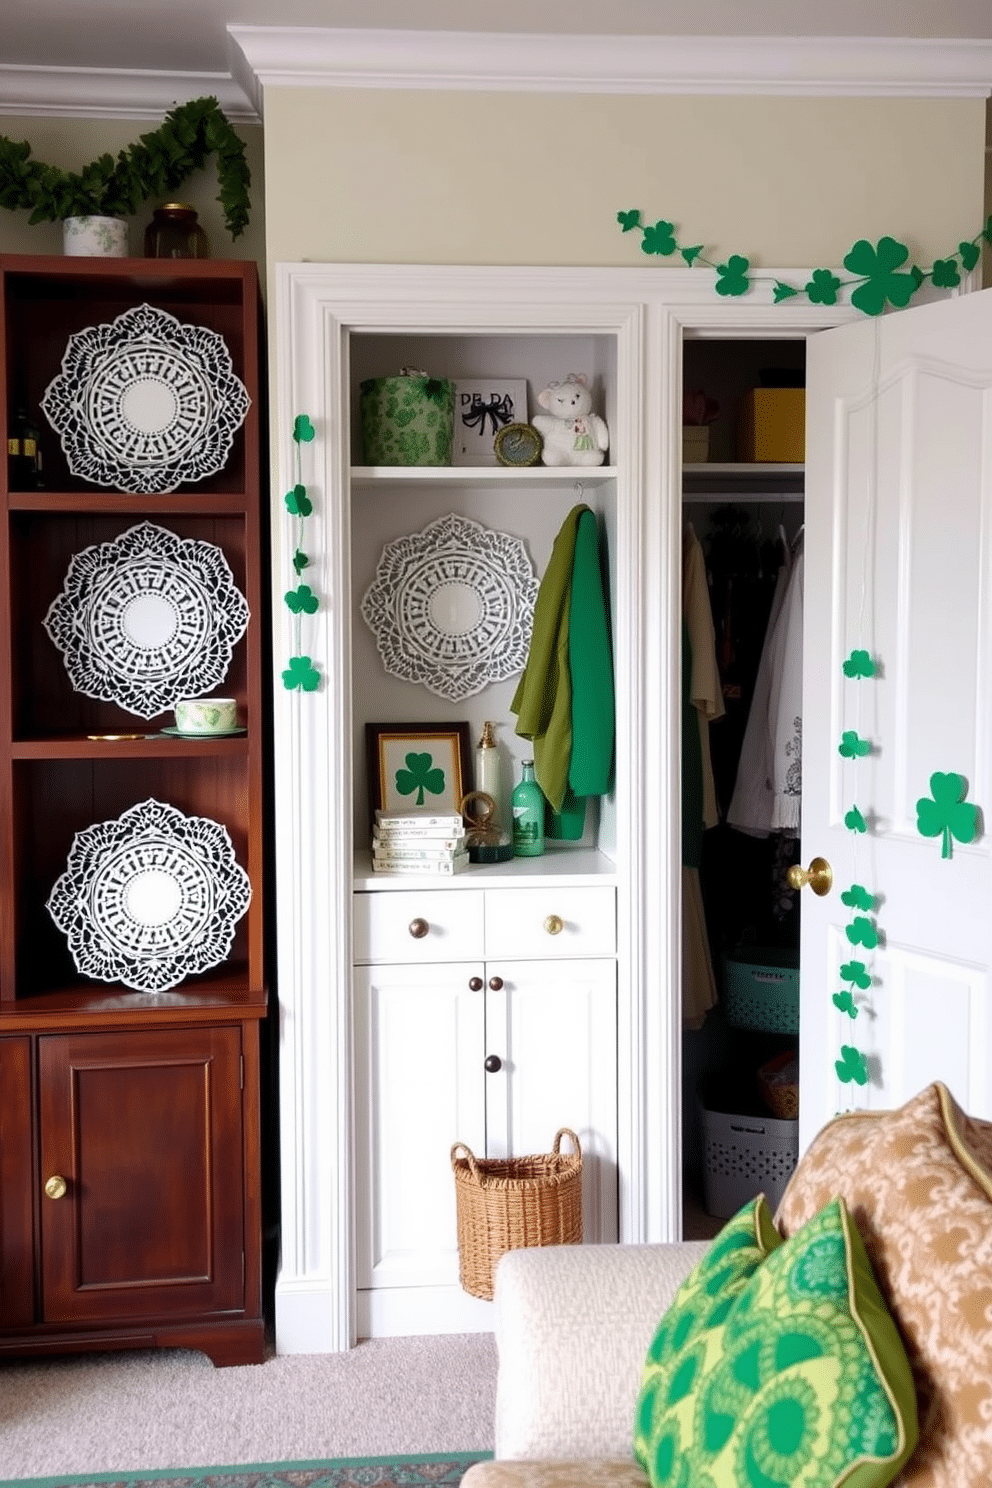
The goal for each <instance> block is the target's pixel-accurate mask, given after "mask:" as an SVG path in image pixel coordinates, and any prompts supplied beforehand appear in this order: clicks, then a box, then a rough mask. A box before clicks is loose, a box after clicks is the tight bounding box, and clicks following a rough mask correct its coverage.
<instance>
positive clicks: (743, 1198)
mask: <svg viewBox="0 0 992 1488" xmlns="http://www.w3.org/2000/svg"><path fill="white" fill-rule="evenodd" d="M702 1116H703V1201H704V1203H705V1206H706V1212H707V1214H712V1215H713V1216H714V1217H715V1218H717V1219H730V1217H731V1215H734V1214H736V1213H737V1211H738V1209H740V1207H741V1205H742V1204H746V1203H747V1201H748V1199H753V1198H754V1197H755V1195H756V1194H759V1193H763V1194H764V1195H765V1197H766V1198H767V1200H768V1204H769V1207H770V1208H771V1210H772V1212H773V1213H774V1211H775V1209H776V1207H777V1206H778V1202H779V1200H780V1199H781V1197H782V1194H783V1193H784V1192H785V1185H786V1184H787V1183H788V1181H789V1179H790V1178H791V1176H792V1170H793V1168H794V1167H795V1166H796V1161H797V1159H798V1157H799V1122H798V1121H779V1120H776V1119H775V1118H774V1117H772V1116H735V1115H730V1114H729V1113H727V1112H725V1111H708V1110H707V1109H706V1108H705V1106H704V1107H703V1108H702Z"/></svg>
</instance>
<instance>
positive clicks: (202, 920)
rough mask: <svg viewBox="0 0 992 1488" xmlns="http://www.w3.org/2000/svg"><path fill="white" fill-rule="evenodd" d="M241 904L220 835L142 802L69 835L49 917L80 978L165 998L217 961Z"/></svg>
mask: <svg viewBox="0 0 992 1488" xmlns="http://www.w3.org/2000/svg"><path fill="white" fill-rule="evenodd" d="M250 899H251V885H250V882H249V879H248V875H247V873H246V872H245V870H244V869H243V868H242V867H241V865H240V863H238V862H237V861H236V859H235V856H234V849H233V848H232V846H231V839H230V837H229V836H228V833H227V829H226V828H225V827H223V826H221V825H220V823H219V822H215V821H210V820H209V819H208V818H207V817H202V816H185V815H184V814H183V813H182V812H181V811H178V810H177V809H176V807H174V806H168V805H165V804H163V802H161V801H156V800H154V799H151V798H149V799H148V800H147V801H142V802H141V803H140V804H139V805H137V806H132V807H130V808H129V809H128V810H127V811H125V812H123V813H122V815H121V816H119V817H117V818H116V819H114V820H112V821H105V822H97V823H96V824H95V825H94V826H92V827H86V828H84V829H83V831H81V832H77V833H76V835H75V837H74V838H73V842H72V847H71V848H70V850H69V857H68V861H67V863H66V868H65V872H64V873H63V874H62V875H61V877H60V878H59V879H58V880H57V881H56V883H55V886H54V888H53V889H52V892H51V894H50V895H49V898H48V911H49V913H50V914H51V916H52V919H53V920H54V921H55V923H56V925H57V926H58V927H59V929H60V930H61V931H63V933H64V934H65V936H66V938H67V940H68V942H69V950H70V951H71V953H72V959H73V961H74V962H75V964H76V970H77V971H78V972H80V974H81V975H82V976H87V977H93V978H95V979H96V980H97V981H101V982H122V983H123V984H124V986H125V987H132V988H134V989H135V990H136V991H139V992H166V991H168V990H169V989H170V988H171V987H176V986H178V985H179V983H180V982H182V981H184V980H185V979H186V977H189V976H196V975H197V974H198V973H199V972H202V971H208V970H209V969H210V968H211V967H213V966H218V965H219V964H220V963H221V962H222V961H223V960H224V959H225V957H226V956H227V954H228V952H229V951H230V948H231V942H232V940H233V939H234V927H235V925H236V924H237V922H238V920H239V919H240V918H241V916H242V915H243V914H244V912H245V910H246V909H247V908H248V904H249V901H250Z"/></svg>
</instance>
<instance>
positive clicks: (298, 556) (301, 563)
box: [293, 548, 310, 574]
mask: <svg viewBox="0 0 992 1488" xmlns="http://www.w3.org/2000/svg"><path fill="white" fill-rule="evenodd" d="M309 566H310V559H309V558H308V557H307V555H306V553H301V552H300V550H299V548H297V550H296V552H295V553H294V554H293V567H294V568H295V569H296V572H297V574H301V573H302V572H303V570H304V569H305V568H309Z"/></svg>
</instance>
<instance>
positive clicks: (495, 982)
mask: <svg viewBox="0 0 992 1488" xmlns="http://www.w3.org/2000/svg"><path fill="white" fill-rule="evenodd" d="M489 990H490V992H502V990H503V978H502V977H490V978H489Z"/></svg>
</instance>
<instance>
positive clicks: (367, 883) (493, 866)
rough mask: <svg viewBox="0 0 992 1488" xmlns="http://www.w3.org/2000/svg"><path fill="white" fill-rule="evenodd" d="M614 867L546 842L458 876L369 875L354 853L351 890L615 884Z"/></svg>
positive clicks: (367, 863)
mask: <svg viewBox="0 0 992 1488" xmlns="http://www.w3.org/2000/svg"><path fill="white" fill-rule="evenodd" d="M616 876H617V865H616V863H615V862H614V861H613V860H612V858H608V857H607V856H606V854H605V853H601V852H599V851H598V849H597V848H594V847H567V846H565V845H564V844H562V845H558V844H555V843H548V845H547V847H546V849H545V852H544V854H543V855H542V856H541V857H539V858H510V859H509V861H508V862H506V863H470V864H469V865H468V867H467V868H464V869H462V871H461V872H460V873H455V874H452V875H451V877H450V878H449V877H446V876H444V875H443V874H433V873H423V874H420V873H396V874H390V873H373V872H372V854H371V853H370V852H368V851H365V850H362V849H359V850H358V851H357V852H356V853H355V871H354V887H355V889H356V890H358V891H360V892H361V891H367V890H369V889H375V890H376V892H380V891H382V890H385V891H387V892H388V891H389V890H397V889H423V888H432V889H525V888H527V887H528V885H532V884H535V883H539V884H541V885H542V886H544V887H546V886H548V885H553V884H555V883H559V884H562V885H566V884H567V885H569V886H572V887H575V886H576V885H583V884H604V883H615V882H616Z"/></svg>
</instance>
